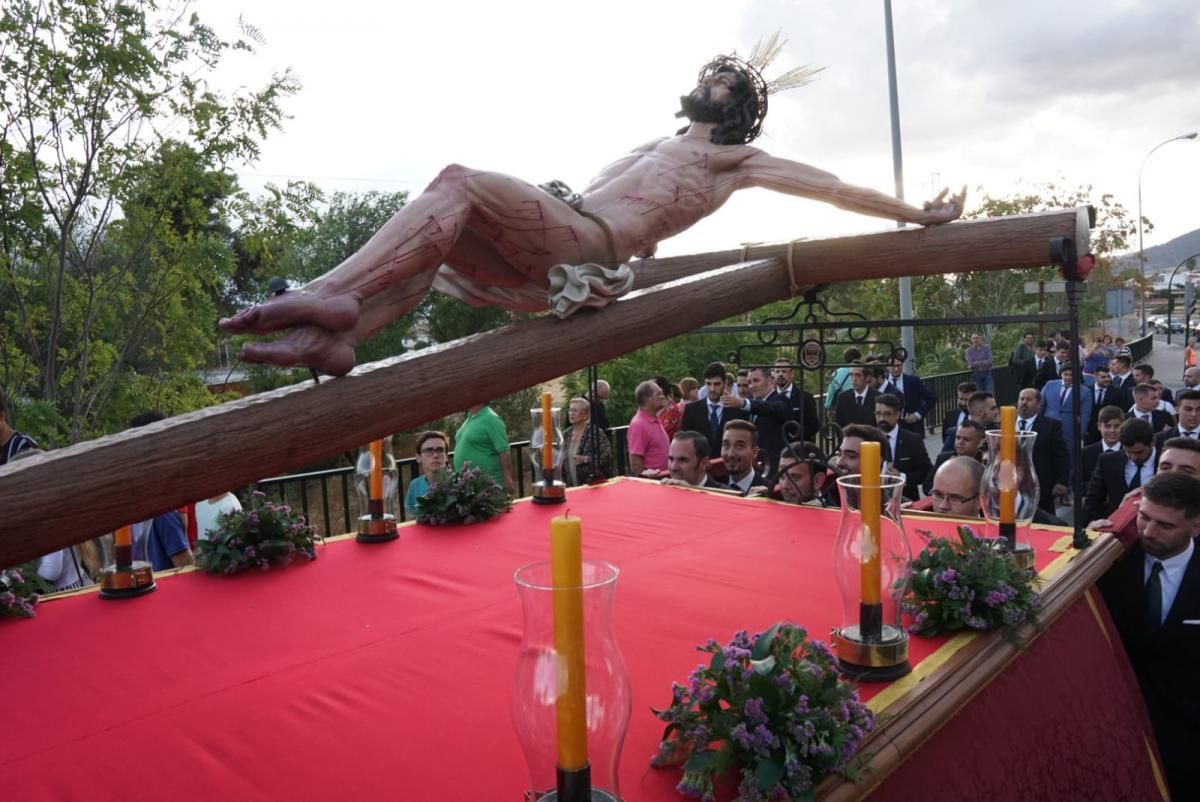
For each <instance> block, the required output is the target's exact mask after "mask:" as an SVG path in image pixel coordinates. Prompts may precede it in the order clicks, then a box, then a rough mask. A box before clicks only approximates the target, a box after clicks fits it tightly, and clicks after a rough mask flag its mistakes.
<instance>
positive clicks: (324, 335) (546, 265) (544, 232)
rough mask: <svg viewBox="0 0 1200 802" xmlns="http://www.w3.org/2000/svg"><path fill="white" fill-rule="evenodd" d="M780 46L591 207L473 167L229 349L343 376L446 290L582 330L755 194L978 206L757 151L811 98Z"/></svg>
mask: <svg viewBox="0 0 1200 802" xmlns="http://www.w3.org/2000/svg"><path fill="white" fill-rule="evenodd" d="M782 46H783V44H782V43H777V39H776V38H775V37H772V39H771V40H770V41H769V42H767V43H766V45H765V46H764V45H760V46H756V47H755V49H754V51H753V52H752V53H751V55H750V57H749V58H748V59H745V60H743V59H741V58H739V57H737V56H736V55H728V56H718V57H717V58H715V59H713V60H712V61H711V62H709V63H708V64H707V65H705V66H704V68H703V69H702V70H701V71H700V75H699V79H698V81H697V84H696V87H695V88H694V89H693V90H692V91H691V92H690V93H688V94H687V95H684V96H683V97H681V98H680V104H681V109H680V111H679V112H678V114H677V115H676V116H680V117H686V118H687V120H688V124H687V125H686V126H685V127H683V128H682V129H680V130H679V131H678V132H676V134H675V135H674V136H670V137H665V138H662V139H658V140H655V141H653V142H649V143H647V144H645V145H642V146H641V147H639V148H636V149H635V150H634V151H633V152H632V153H629V154H627V155H626V156H624V157H622V158H620V159H618V160H617V161H615V162H613V163H612V164H610V165H609V166H608V167H606V168H604V169H603V170H602V171H601V172H600V174H599V175H597V176H596V177H595V178H593V179H592V181H591V182H590V183H589V184H588V185H587V187H585V188H584V190H583V191H582V192H580V193H578V194H576V193H572V192H571V191H570V190H569V189H568V188H567V187H566V186H565V185H563V184H561V183H560V182H551V183H550V184H544V185H541V186H534V185H532V184H527V183H525V182H523V181H520V180H519V179H516V178H511V177H509V176H506V175H500V174H498V173H489V172H484V171H481V170H475V169H471V168H469V167H464V166H462V165H458V164H452V165H450V166H449V167H446V168H445V169H444V170H442V171H441V173H439V174H438V176H437V177H436V178H435V179H434V180H433V183H431V184H430V185H429V186H428V187H427V188H426V189H425V190H424V191H423V192H422V193H421V194H420V195H419V196H417V198H415V199H414V200H413V201H412V202H411V203H409V204H408V205H406V206H405V207H404V208H402V209H401V210H400V211H399V212H397V213H396V215H395V216H393V217H392V218H391V219H390V220H389V221H388V222H387V223H386V224H384V226H383V227H382V228H381V229H380V230H379V231H378V232H376V233H375V235H374V236H373V237H372V238H371V239H370V240H369V241H368V242H367V243H366V244H365V245H364V246H363V247H362V248H361V249H359V250H358V251H357V252H356V253H355V254H354V255H353V256H351V257H349V258H348V259H346V260H345V261H344V262H342V263H341V264H339V265H338V266H336V267H335V268H333V269H332V270H330V271H329V272H328V273H325V274H324V275H323V276H321V277H320V278H317V279H315V280H313V281H311V282H309V283H308V284H307V285H305V286H304V287H301V288H299V289H296V290H292V291H289V292H284V293H281V294H279V295H276V296H275V297H273V298H271V299H269V300H267V301H265V302H264V303H261V304H258V305H255V306H252V307H250V308H248V309H245V310H243V311H241V312H239V313H237V314H236V315H234V316H233V317H230V318H225V319H223V320H221V321H220V328H221V330H222V331H224V332H226V333H228V334H255V335H263V334H270V333H272V332H277V331H280V330H285V329H286V330H288V331H287V333H286V334H285V335H284V336H283V337H281V338H279V339H277V340H274V341H270V342H250V343H247V344H246V345H244V346H243V350H242V358H243V359H245V360H246V361H248V362H260V363H269V364H274V365H281V366H306V367H310V368H312V369H314V370H318V371H321V372H323V373H328V374H333V375H343V374H345V373H348V372H349V371H350V370H351V369H352V368H353V367H354V359H355V357H354V349H355V347H356V346H357V345H358V344H359V343H361V342H363V341H364V340H366V339H367V338H368V337H370V336H371V335H372V334H373V333H374V332H376V331H378V330H379V329H381V328H383V327H384V326H386V325H387V324H388V323H390V322H391V321H392V320H394V319H395V318H396V317H398V316H399V315H402V314H404V313H405V312H407V311H409V310H411V309H412V308H414V307H415V306H416V305H417V304H418V303H419V302H420V301H421V298H422V297H423V296H424V295H425V293H426V292H428V291H429V290H430V289H431V288H433V289H436V290H439V291H441V292H444V293H447V294H449V295H452V296H454V297H455V298H459V299H461V300H463V301H465V302H467V303H469V304H472V305H476V306H482V305H488V304H495V305H499V306H503V307H505V308H507V309H511V310H514V311H539V310H546V309H551V310H553V311H554V312H555V313H556V314H558V315H560V316H566V315H567V314H570V313H571V312H573V311H575V310H576V309H578V308H580V307H581V306H602V305H604V304H605V303H608V302H610V301H611V300H613V299H615V298H616V297H618V296H619V295H621V294H622V293H624V292H627V291H629V289H631V287H632V285H633V273H632V271H631V270H630V268H629V266H628V264H627V263H628V261H629V260H630V259H631V258H632V257H635V256H636V257H641V258H648V257H651V256H653V255H654V251H655V248H656V247H657V244H658V243H659V242H660V241H661V240H663V239H666V238H668V237H671V236H674V235H675V234H678V233H680V232H681V231H684V230H686V229H688V228H690V227H691V226H692V225H694V224H695V223H697V222H698V221H700V220H701V219H703V218H705V217H707V216H708V215H710V214H712V213H713V212H715V211H716V210H717V209H719V208H720V207H721V205H722V204H724V203H725V201H726V200H728V199H729V197H730V195H732V194H733V193H734V192H735V191H737V190H739V189H746V188H749V187H764V188H766V189H770V190H774V191H776V192H782V193H785V194H788V195H796V196H799V197H803V198H813V199H816V200H820V201H824V202H826V203H830V204H832V205H834V206H837V207H838V208H841V209H846V210H849V211H853V212H858V213H860V214H867V215H872V216H875V217H883V218H887V219H891V220H901V221H904V222H908V223H916V224H920V225H934V224H938V223H945V222H949V221H951V220H954V219H956V218H957V217H959V215H961V214H962V211H963V201H964V198H965V194H966V190H965V188H964V189H963V191H962V192H960V193H958V194H956V195H951V196H949V197H948V196H947V194H948V193H947V190H942V192H941V193H940V194H939V195H938V196H937V197H936V198H934V199H933V200H932V201H930V202H928V203H926V204H925V205H924V208H916V207H914V206H909V205H908V204H905V203H903V202H901V201H899V200H896V199H895V198H892V197H890V196H888V195H885V194H883V193H881V192H876V191H875V190H871V189H865V188H862V187H856V186H852V185H850V184H846V183H843V182H842V181H840V180H838V178H837V177H836V176H834V175H832V174H830V173H827V172H825V171H823V170H819V169H817V168H815V167H810V166H809V165H806V164H801V163H799V162H794V161H790V160H787V159H782V158H779V157H776V156H771V155H770V154H768V153H765V152H764V151H762V150H760V149H758V148H755V147H753V146H752V145H751V144H750V143H751V142H753V141H754V139H755V138H756V137H758V135H759V133H760V132H761V129H762V124H763V121H764V119H765V118H766V114H767V97H768V95H770V94H772V93H774V92H778V91H781V90H784V89H789V88H792V87H795V86H799V85H801V84H803V83H806V82H807V81H808V80H810V79H811V77H812V75H813V73H814V72H815V70H811V69H808V68H799V69H796V70H792V71H790V72H788V73H786V74H785V75H782V76H780V78H778V79H775V80H773V81H767V80H766V79H764V77H763V75H762V72H763V70H764V69H765V68H766V66H767V65H768V64H769V63H770V62H771V60H772V59H773V58H774V57H775V56H776V55H777V54H778V52H779V50H780V49H781V48H782Z"/></svg>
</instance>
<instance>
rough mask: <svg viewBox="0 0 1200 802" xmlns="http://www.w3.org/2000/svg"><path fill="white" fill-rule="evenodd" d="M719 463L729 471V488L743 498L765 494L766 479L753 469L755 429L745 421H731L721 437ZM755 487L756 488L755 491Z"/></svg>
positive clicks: (755, 448)
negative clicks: (723, 464)
mask: <svg viewBox="0 0 1200 802" xmlns="http://www.w3.org/2000/svg"><path fill="white" fill-rule="evenodd" d="M721 461H722V462H723V463H725V470H726V471H728V472H729V487H730V488H731V489H733V490H737V491H739V492H740V493H741V494H742V495H743V496H749V495H754V494H756V493H765V492H766V490H767V479H766V477H765V476H764V475H763V473H762V471H760V470H758V468H757V467H755V463H756V462H757V461H758V429H757V428H755V426H754V424H753V423H751V422H750V421H748V420H731V421H729V423H727V424H725V432H724V434H722V435H721ZM756 488H757V489H756Z"/></svg>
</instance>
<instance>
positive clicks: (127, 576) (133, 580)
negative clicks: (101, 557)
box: [100, 546, 158, 599]
mask: <svg viewBox="0 0 1200 802" xmlns="http://www.w3.org/2000/svg"><path fill="white" fill-rule="evenodd" d="M157 588H158V585H157V584H155V582H154V568H153V566H151V565H150V563H148V562H146V561H145V560H135V559H133V547H132V546H116V547H115V548H114V560H113V562H112V564H110V565H106V566H104V568H102V569H101V570H100V598H102V599H134V598H137V597H138V596H145V595H146V594H147V593H153V592H154V591H155V589H157Z"/></svg>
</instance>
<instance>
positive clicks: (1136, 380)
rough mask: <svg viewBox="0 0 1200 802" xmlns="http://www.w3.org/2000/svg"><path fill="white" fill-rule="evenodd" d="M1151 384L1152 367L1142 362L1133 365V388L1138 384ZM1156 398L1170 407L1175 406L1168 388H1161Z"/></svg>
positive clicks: (1152, 376)
mask: <svg viewBox="0 0 1200 802" xmlns="http://www.w3.org/2000/svg"><path fill="white" fill-rule="evenodd" d="M1153 383H1154V366H1153V365H1151V364H1150V363H1149V362H1142V363H1141V364H1138V365H1134V368H1133V384H1134V386H1135V387H1136V386H1137V385H1139V384H1153ZM1158 397H1159V398H1161V399H1162V400H1163V401H1166V402H1167V403H1168V404H1171V405H1174V404H1175V399H1174V397H1173V396H1172V395H1171V388H1170V387H1165V386H1164V387H1163V388H1162V390H1161V391H1160V392H1159V394H1158Z"/></svg>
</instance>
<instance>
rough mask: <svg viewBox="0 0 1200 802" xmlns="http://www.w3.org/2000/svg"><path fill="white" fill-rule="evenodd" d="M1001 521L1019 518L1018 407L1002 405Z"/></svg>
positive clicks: (1005, 521) (1005, 522)
mask: <svg viewBox="0 0 1200 802" xmlns="http://www.w3.org/2000/svg"><path fill="white" fill-rule="evenodd" d="M999 479H1000V523H1002V524H1011V523H1014V522H1015V521H1016V519H1017V408H1016V407H1000V477H999Z"/></svg>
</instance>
